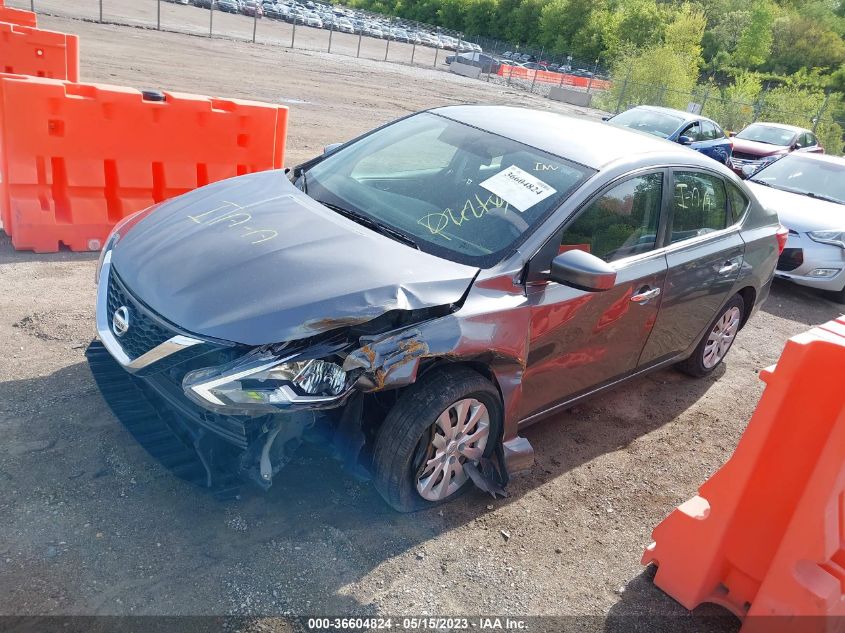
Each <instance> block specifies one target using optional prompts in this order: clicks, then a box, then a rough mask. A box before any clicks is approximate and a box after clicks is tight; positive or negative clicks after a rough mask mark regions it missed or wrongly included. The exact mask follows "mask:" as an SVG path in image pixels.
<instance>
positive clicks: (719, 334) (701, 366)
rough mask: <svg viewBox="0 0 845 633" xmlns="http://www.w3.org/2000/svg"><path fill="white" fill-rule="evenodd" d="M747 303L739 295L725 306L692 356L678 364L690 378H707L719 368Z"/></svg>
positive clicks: (740, 322) (731, 342)
mask: <svg viewBox="0 0 845 633" xmlns="http://www.w3.org/2000/svg"><path fill="white" fill-rule="evenodd" d="M745 309H746V308H745V301H744V300H743V298H742V297H740V296H739V295H736V296H734V297H733V298H732V299H731V300H730V301H728V302H727V304H725V306H724V307H723V308H722V309H721V311H720V312H719V314H718V315H716V318H715V319H714V320H713V322H712V323H711V324H710V328H709V330H708V332H707V334H706V335H705V336H704V338H703V339H702V340H701V342H700V343H699V344H698V347H696V348H695V351H694V352H693V353H692V355H691V356H690V357H689V358H687V359H686V360H684V361H682V362H680V363H678V369H680V370H681V371H683V372H684V373H686V374H689V375H690V376H696V377H701V376H706V375H707V374H709V373H711V372H712V371H713V370H714V369H716V367H718V366H719V363H721V362H722V361H723V360H724V358H725V356H726V355H727V353H728V350H730V348H731V346H732V345H733V342H734V339H735V338H736V335H737V332H739V328H740V325H741V324H742V319H743V316H744V315H745Z"/></svg>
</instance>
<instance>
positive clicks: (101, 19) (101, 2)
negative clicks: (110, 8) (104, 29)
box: [100, 0, 103, 22]
mask: <svg viewBox="0 0 845 633" xmlns="http://www.w3.org/2000/svg"><path fill="white" fill-rule="evenodd" d="M102 21H103V0H100V22H102Z"/></svg>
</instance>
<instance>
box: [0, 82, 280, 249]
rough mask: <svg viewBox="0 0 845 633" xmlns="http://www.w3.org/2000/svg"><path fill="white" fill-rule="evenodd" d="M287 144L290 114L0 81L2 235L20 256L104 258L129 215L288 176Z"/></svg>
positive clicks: (219, 102)
mask: <svg viewBox="0 0 845 633" xmlns="http://www.w3.org/2000/svg"><path fill="white" fill-rule="evenodd" d="M159 99H160V100H159ZM286 132H287V108H286V107H284V106H277V105H269V104H262V103H256V102H251V101H238V100H226V99H213V98H209V97H202V96H197V95H188V94H177V93H170V92H164V93H156V94H155V95H152V100H151V99H150V98H145V96H144V95H143V94H142V93H141V92H139V91H138V90H133V89H131V88H122V87H117V86H105V85H96V84H77V83H70V82H62V81H53V80H49V79H38V78H34V77H11V76H6V77H0V211H2V220H3V226H4V228H5V230H6V232H7V233H10V234H11V236H12V244H13V246H14V247H15V248H17V249H31V250H34V251H36V252H55V251H56V250H58V248H59V243H60V242H61V243H63V244H65V245H66V246H67V247H69V248H70V249H71V250H75V251H82V250H97V249H99V248H100V247H101V245H102V243H103V241H104V240H105V238H106V237H107V235H108V233H109V230H110V228H111V227H112V226H113V225H114V223H115V222H117V221H118V220H120V219H121V218H123V217H125V216H126V215H128V214H131V213H133V212H135V211H138V210H140V209H143V208H146V207H148V206H149V205H151V204H153V203H156V202H159V201H161V200H164V199H167V198H170V197H173V196H177V195H179V194H182V193H184V192H186V191H189V190H191V189H194V188H196V187H200V186H202V185H205V184H208V183H210V182H214V181H217V180H221V179H223V178H228V177H231V176H236V175H240V174H246V173H251V172H255V171H261V170H265V169H273V168H278V167H281V166H282V165H283V161H284V148H285V136H286Z"/></svg>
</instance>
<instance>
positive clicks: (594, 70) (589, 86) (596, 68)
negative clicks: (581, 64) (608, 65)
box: [587, 60, 599, 92]
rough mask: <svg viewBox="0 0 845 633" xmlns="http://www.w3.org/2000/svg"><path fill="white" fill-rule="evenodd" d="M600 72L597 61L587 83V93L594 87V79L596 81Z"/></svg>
mask: <svg viewBox="0 0 845 633" xmlns="http://www.w3.org/2000/svg"><path fill="white" fill-rule="evenodd" d="M598 71H599V60H596V64H595V66H594V67H593V74H592V75H590V81H588V82H587V92H590V89H591V88H592V87H593V79H595V76H596V73H597V72H598Z"/></svg>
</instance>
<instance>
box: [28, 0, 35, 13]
mask: <svg viewBox="0 0 845 633" xmlns="http://www.w3.org/2000/svg"><path fill="white" fill-rule="evenodd" d="M29 10H30V11H32V12H33V13H35V0H29Z"/></svg>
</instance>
